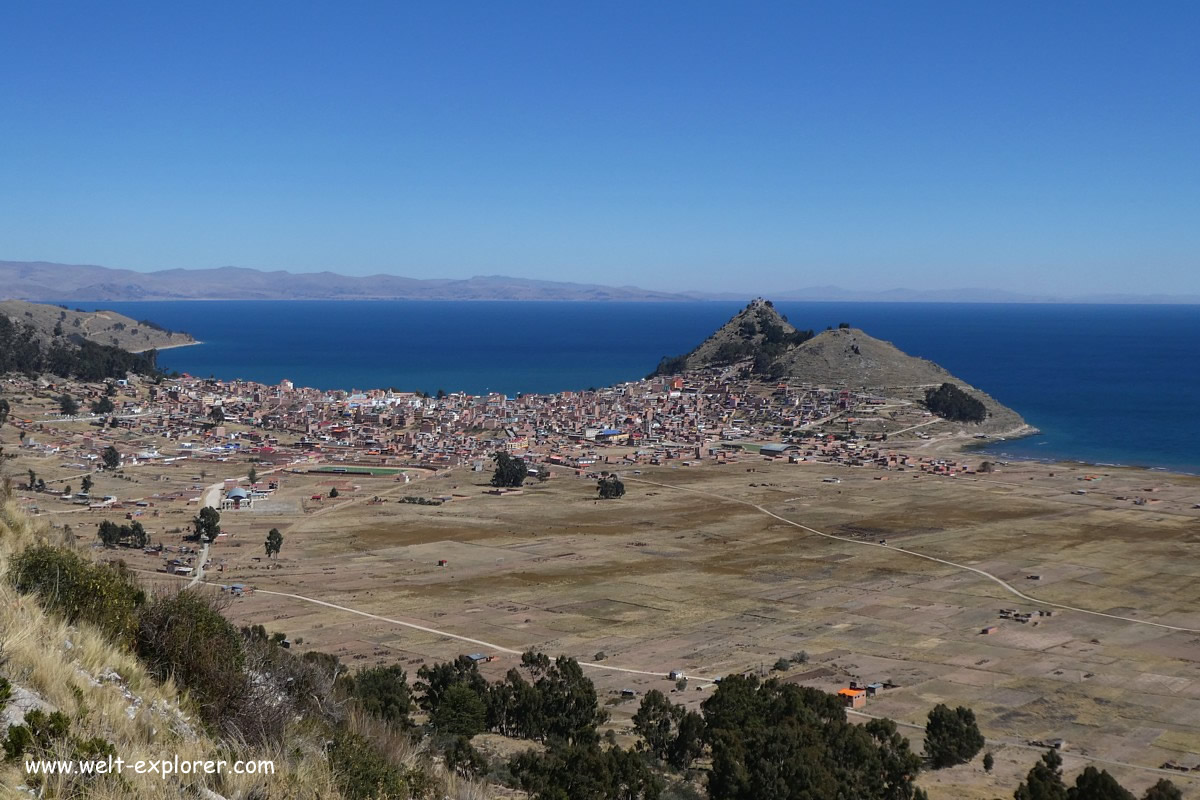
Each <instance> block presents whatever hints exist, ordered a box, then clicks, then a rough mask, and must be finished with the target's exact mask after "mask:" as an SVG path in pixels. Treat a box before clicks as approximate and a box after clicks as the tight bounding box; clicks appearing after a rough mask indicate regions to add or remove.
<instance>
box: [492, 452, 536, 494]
mask: <svg viewBox="0 0 1200 800" xmlns="http://www.w3.org/2000/svg"><path fill="white" fill-rule="evenodd" d="M492 460H493V461H494V462H496V470H495V472H493V473H492V486H498V487H516V486H521V485H522V484H524V483H525V478H526V476H528V475H529V470H528V469H527V468H526V467H525V462H524V461H523V460H521V459H519V458H516V457H514V456H510V455H509V454H508V453H506V452H504V451H503V450H497V451H496V453H495V454H493V455H492Z"/></svg>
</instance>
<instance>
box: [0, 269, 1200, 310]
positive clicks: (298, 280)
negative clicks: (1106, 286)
mask: <svg viewBox="0 0 1200 800" xmlns="http://www.w3.org/2000/svg"><path fill="white" fill-rule="evenodd" d="M747 291H749V289H747ZM772 296H773V297H774V298H775V299H776V300H797V301H803V300H808V301H852V302H892V303H914V302H944V303H1200V295H1183V296H1169V295H1099V294H1097V295H1078V296H1054V295H1034V294H1019V293H1014V292H1003V291H995V290H990V289H945V290H914V289H888V290H866V291H863V290H852V289H842V288H840V287H837V286H816V287H810V288H806V289H797V290H794V291H785V292H774V293H772ZM6 297H7V298H17V299H21V300H35V301H47V300H49V301H58V302H103V301H128V300H621V301H678V302H683V301H689V300H742V299H743V298H744V297H745V292H738V293H712V292H693V291H686V290H685V291H679V292H658V291H653V290H649V289H641V288H638V287H636V286H602V285H599V284H587V283H567V282H562V281H540V280H529V279H526V278H509V277H504V276H501V275H487V276H476V277H474V278H466V279H448V278H430V279H419V278H405V277H401V276H397V275H367V276H350V275H339V274H337V273H335V272H299V273H297V272H286V271H283V270H276V271H271V272H265V271H262V270H257V269H247V268H243V267H219V268H215V269H167V270H159V271H155V272H137V271H134V270H128V269H113V268H110V267H100V266H93V265H80V264H54V263H51V262H46V261H0V298H6Z"/></svg>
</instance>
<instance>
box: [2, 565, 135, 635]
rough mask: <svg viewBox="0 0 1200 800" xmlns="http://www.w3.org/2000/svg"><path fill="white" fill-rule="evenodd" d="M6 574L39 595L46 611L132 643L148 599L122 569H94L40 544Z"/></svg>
mask: <svg viewBox="0 0 1200 800" xmlns="http://www.w3.org/2000/svg"><path fill="white" fill-rule="evenodd" d="M8 575H9V581H10V582H11V583H12V585H13V587H14V588H16V590H17V591H19V592H24V593H27V594H35V595H37V597H38V599H39V600H40V601H41V603H42V605H43V606H45V607H46V609H47V610H50V611H53V612H56V613H59V614H62V615H63V616H64V617H66V618H67V620H69V621H70V622H80V621H83V622H90V623H91V624H93V625H96V626H97V627H99V628H101V629H103V630H104V631H105V632H106V633H108V634H110V635H112V636H114V637H115V638H117V639H119V640H121V641H122V642H125V643H131V642H132V641H133V639H134V635H135V632H136V631H137V624H138V613H139V609H141V608H142V607H143V606H144V604H145V602H146V594H145V592H143V591H142V589H141V588H140V587H139V586H138V585H137V583H135V581H134V578H133V576H132V575H131V574H130V573H129V571H128V570H127V569H125V567H124V566H121V565H114V564H93V563H91V562H90V561H87V560H85V559H84V558H82V557H80V556H79V555H77V554H75V553H72V552H70V551H69V550H62V549H60V548H57V547H52V546H50V545H38V546H36V547H30V548H26V549H25V550H24V551H22V552H21V553H20V554H19V555H18V556H17V557H16V558H15V559H13V562H12V564H11V566H10V567H9V572H8Z"/></svg>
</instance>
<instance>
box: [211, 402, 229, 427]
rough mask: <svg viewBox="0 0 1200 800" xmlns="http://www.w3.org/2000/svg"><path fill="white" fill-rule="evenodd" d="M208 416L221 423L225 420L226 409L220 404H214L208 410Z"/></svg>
mask: <svg viewBox="0 0 1200 800" xmlns="http://www.w3.org/2000/svg"><path fill="white" fill-rule="evenodd" d="M208 418H209V419H210V420H212V421H213V422H215V423H216V424H218V425H220V424H221V423H222V422H224V421H225V409H223V408H221V407H220V406H213V407H212V408H210V409H209V410H208Z"/></svg>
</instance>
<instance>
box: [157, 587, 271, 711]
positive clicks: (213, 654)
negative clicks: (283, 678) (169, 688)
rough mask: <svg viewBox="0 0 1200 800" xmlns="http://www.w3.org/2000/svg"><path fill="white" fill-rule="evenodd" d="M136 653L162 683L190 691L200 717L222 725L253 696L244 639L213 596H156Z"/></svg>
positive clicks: (187, 593) (189, 591) (185, 593)
mask: <svg viewBox="0 0 1200 800" xmlns="http://www.w3.org/2000/svg"><path fill="white" fill-rule="evenodd" d="M136 649H137V654H138V655H139V656H141V658H142V660H143V661H145V662H146V666H147V667H148V668H149V670H150V671H151V672H152V673H154V674H155V675H156V676H157V677H158V678H159V679H160V680H165V679H166V678H168V677H174V679H175V681H176V682H177V683H179V684H180V686H182V687H183V688H185V689H187V690H188V693H189V694H190V695H191V698H192V700H193V701H194V703H195V705H196V709H197V711H198V712H199V714H200V718H201V719H203V720H204V721H205V722H206V723H208V724H209V725H213V726H219V725H220V724H221V723H222V722H223V721H225V720H226V719H228V718H234V717H235V716H236V715H235V711H236V710H237V708H238V706H239V704H240V703H242V702H243V700H244V699H245V697H246V696H247V693H248V681H247V678H246V675H245V674H244V673H243V671H242V667H243V666H244V664H245V660H246V654H245V651H244V649H243V647H242V637H241V635H240V634H239V633H238V631H237V628H235V627H233V625H232V623H230V622H229V621H228V620H227V619H225V617H223V616H221V612H220V611H219V610H218V609H217V607H216V604H215V599H214V597H213V596H212V595H211V594H201V593H200V592H197V591H195V590H192V589H185V590H183V591H181V592H178V593H176V594H164V595H160V596H159V597H157V598H156V599H155V600H154V602H153V603H151V604H150V605H149V606H147V607H146V609H145V610H144V612H143V613H142V615H141V619H140V621H139V626H138V632H137V643H136Z"/></svg>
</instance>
